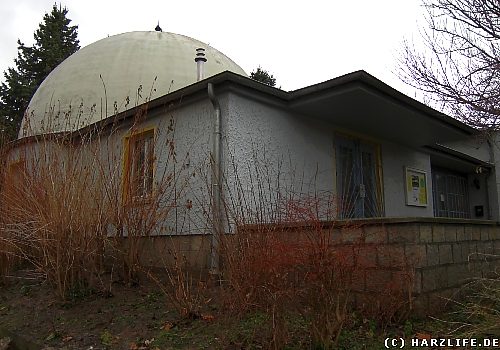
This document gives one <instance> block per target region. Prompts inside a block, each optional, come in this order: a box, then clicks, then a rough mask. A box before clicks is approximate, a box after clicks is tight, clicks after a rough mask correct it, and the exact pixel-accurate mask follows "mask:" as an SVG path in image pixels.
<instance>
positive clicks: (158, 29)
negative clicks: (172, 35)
mask: <svg viewBox="0 0 500 350" xmlns="http://www.w3.org/2000/svg"><path fill="white" fill-rule="evenodd" d="M155 30H156V31H157V32H163V30H161V27H160V21H158V24H157V25H156V28H155Z"/></svg>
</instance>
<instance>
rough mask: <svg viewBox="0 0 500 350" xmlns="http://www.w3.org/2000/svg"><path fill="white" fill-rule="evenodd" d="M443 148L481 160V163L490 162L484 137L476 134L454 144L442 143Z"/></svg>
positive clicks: (489, 153) (488, 150)
mask: <svg viewBox="0 0 500 350" xmlns="http://www.w3.org/2000/svg"><path fill="white" fill-rule="evenodd" d="M443 146H446V147H449V148H451V149H454V150H456V151H458V152H462V153H464V154H467V155H469V156H471V157H474V158H477V159H480V160H482V161H483V162H491V161H492V159H491V152H490V147H489V145H488V142H487V138H486V136H485V135H481V134H478V135H476V136H473V137H471V138H470V139H463V140H460V141H455V142H447V143H443Z"/></svg>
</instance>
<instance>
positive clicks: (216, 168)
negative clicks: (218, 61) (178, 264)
mask: <svg viewBox="0 0 500 350" xmlns="http://www.w3.org/2000/svg"><path fill="white" fill-rule="evenodd" d="M205 61H206V59H205ZM208 97H209V98H210V102H212V106H213V107H214V110H215V121H214V132H213V145H212V146H213V148H212V159H211V160H212V200H213V204H212V225H213V226H212V229H213V231H212V242H211V246H210V272H211V273H212V274H214V275H217V274H219V242H220V236H221V235H222V232H223V229H224V226H223V222H222V217H223V216H222V197H221V191H222V179H221V142H222V131H221V129H222V128H221V111H220V104H219V101H218V99H217V98H216V96H215V92H214V86H213V84H212V83H208Z"/></svg>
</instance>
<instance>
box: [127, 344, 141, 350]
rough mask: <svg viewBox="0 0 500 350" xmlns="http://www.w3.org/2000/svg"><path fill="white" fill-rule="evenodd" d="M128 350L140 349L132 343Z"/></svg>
mask: <svg viewBox="0 0 500 350" xmlns="http://www.w3.org/2000/svg"><path fill="white" fill-rule="evenodd" d="M128 349H129V350H137V349H139V347H138V346H137V344H136V343H130V345H129V347H128Z"/></svg>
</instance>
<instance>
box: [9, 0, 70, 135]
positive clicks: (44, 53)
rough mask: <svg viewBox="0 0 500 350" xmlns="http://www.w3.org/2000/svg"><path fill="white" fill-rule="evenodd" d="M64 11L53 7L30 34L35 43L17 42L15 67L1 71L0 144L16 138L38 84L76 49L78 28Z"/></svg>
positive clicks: (65, 10) (65, 9) (64, 9)
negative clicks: (2, 73)
mask: <svg viewBox="0 0 500 350" xmlns="http://www.w3.org/2000/svg"><path fill="white" fill-rule="evenodd" d="M67 13H68V10H67V8H65V7H64V8H62V7H61V6H60V5H59V7H58V6H57V5H56V4H54V5H53V7H52V11H51V12H50V13H46V14H45V15H44V17H43V22H42V23H40V25H39V28H38V29H37V30H36V31H35V33H34V38H35V44H34V45H33V46H26V45H25V44H24V43H23V42H21V40H18V41H17V45H18V48H17V49H18V53H17V58H15V59H14V63H15V67H14V68H12V67H9V68H8V69H7V71H5V72H4V81H3V82H2V84H1V85H0V145H1V143H2V141H8V140H11V139H14V138H16V137H17V134H18V132H19V128H20V125H21V121H22V119H23V116H24V113H25V111H26V108H27V107H28V104H29V102H30V100H31V98H32V96H33V94H34V93H35V91H36V90H37V89H38V87H39V86H40V84H41V83H42V81H43V80H44V79H45V78H46V77H47V75H49V73H50V72H51V71H52V70H53V69H54V68H55V67H57V65H58V64H59V63H61V62H62V61H63V60H64V59H66V58H67V57H68V56H69V55H71V54H72V53H74V52H76V51H77V50H78V49H79V48H80V45H79V40H78V38H77V36H78V31H77V30H78V26H71V25H70V23H71V20H70V19H69V18H67V17H66V15H67Z"/></svg>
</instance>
